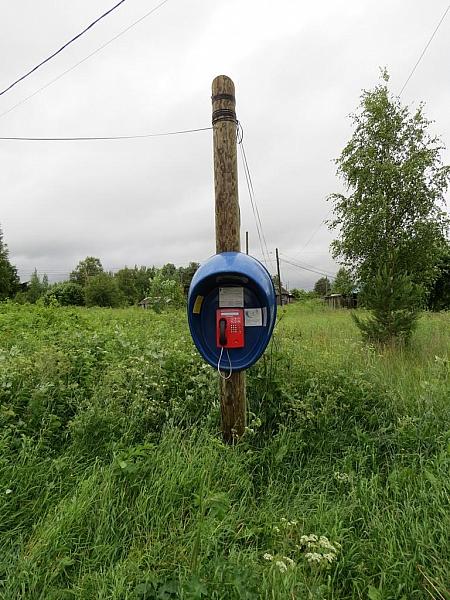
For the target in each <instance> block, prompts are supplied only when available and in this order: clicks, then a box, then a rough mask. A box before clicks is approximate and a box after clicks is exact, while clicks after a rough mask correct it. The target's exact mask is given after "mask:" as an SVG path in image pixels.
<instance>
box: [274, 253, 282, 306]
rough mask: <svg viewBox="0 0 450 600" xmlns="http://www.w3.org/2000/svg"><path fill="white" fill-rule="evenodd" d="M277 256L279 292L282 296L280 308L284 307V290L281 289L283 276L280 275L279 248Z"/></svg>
mask: <svg viewBox="0 0 450 600" xmlns="http://www.w3.org/2000/svg"><path fill="white" fill-rule="evenodd" d="M275 254H276V257H277V273H278V291H279V294H280V306H283V290H282V287H281V275H280V257H279V256H278V248H275Z"/></svg>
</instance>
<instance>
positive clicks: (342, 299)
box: [324, 293, 358, 308]
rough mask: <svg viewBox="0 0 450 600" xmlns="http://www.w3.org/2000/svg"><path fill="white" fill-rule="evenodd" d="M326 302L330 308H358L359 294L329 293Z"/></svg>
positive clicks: (325, 298)
mask: <svg viewBox="0 0 450 600" xmlns="http://www.w3.org/2000/svg"><path fill="white" fill-rule="evenodd" d="M324 300H325V302H326V303H327V304H328V306H329V307H330V308H357V306H358V294H357V293H353V294H349V295H344V294H328V295H327V296H325V297H324Z"/></svg>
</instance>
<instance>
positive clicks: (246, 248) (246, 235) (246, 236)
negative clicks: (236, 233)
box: [245, 231, 248, 254]
mask: <svg viewBox="0 0 450 600" xmlns="http://www.w3.org/2000/svg"><path fill="white" fill-rule="evenodd" d="M245 254H248V231H246V232H245Z"/></svg>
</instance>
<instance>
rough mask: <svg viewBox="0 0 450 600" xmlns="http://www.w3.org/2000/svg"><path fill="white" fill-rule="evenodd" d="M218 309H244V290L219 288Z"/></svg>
mask: <svg viewBox="0 0 450 600" xmlns="http://www.w3.org/2000/svg"><path fill="white" fill-rule="evenodd" d="M219 308H244V288H243V287H220V288H219Z"/></svg>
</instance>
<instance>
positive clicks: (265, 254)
mask: <svg viewBox="0 0 450 600" xmlns="http://www.w3.org/2000/svg"><path fill="white" fill-rule="evenodd" d="M237 141H238V145H239V149H240V152H241V159H242V164H243V167H244V174H245V180H246V183H247V189H248V195H249V197H250V203H251V206H252V211H253V217H254V219H255V224H256V232H257V234H258V239H259V244H260V247H261V255H262V260H263V262H264V263H265V264H266V267H268V263H269V262H270V260H271V259H270V257H269V250H268V248H267V242H266V237H265V235H264V231H263V226H262V222H261V217H260V214H259V209H258V204H257V202H256V196H255V190H254V188H253V181H252V176H251V174H250V168H249V166H248V161H247V155H246V154H245V148H244V130H243V128H242V125H241V123H240V122H239V121H238V122H237Z"/></svg>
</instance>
